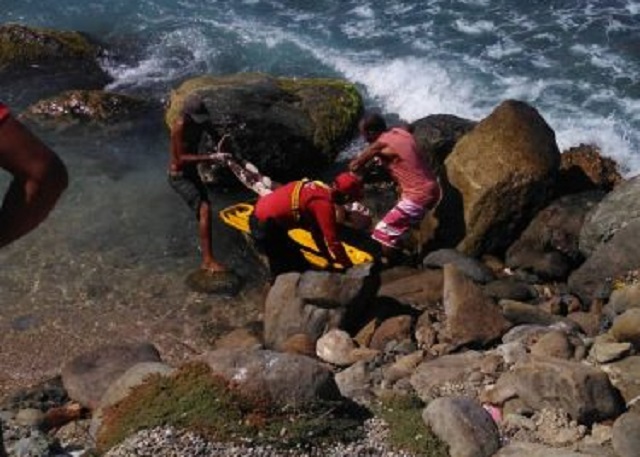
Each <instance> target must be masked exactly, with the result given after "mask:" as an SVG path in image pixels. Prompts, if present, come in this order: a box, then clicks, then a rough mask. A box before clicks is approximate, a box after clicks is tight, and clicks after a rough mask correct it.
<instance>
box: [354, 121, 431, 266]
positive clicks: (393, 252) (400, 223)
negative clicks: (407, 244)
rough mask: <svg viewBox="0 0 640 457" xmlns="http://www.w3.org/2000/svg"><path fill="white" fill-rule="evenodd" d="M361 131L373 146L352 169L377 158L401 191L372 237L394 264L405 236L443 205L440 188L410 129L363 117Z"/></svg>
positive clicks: (362, 154) (356, 159)
mask: <svg viewBox="0 0 640 457" xmlns="http://www.w3.org/2000/svg"><path fill="white" fill-rule="evenodd" d="M359 127H360V133H361V134H362V136H363V137H364V139H365V140H366V141H367V142H368V143H370V145H369V146H368V147H367V148H366V149H365V150H364V151H363V152H362V153H361V154H360V155H358V156H357V157H356V158H354V159H353V160H352V161H351V163H350V164H349V169H350V170H351V171H354V172H355V171H358V170H360V169H361V168H362V167H363V166H364V165H366V164H367V163H368V162H369V161H370V160H372V159H374V158H378V160H380V162H381V163H382V165H383V166H384V167H385V168H386V169H387V170H389V172H390V174H391V176H392V178H393V179H394V181H395V182H396V184H397V185H398V187H399V188H400V199H399V200H398V202H397V203H396V205H395V206H394V207H393V208H392V209H391V210H390V211H389V212H388V213H387V214H386V215H385V216H384V217H383V218H382V220H381V221H380V222H379V223H378V224H377V225H376V227H375V229H374V231H373V234H372V235H371V236H372V238H373V239H374V240H376V241H378V242H379V243H380V244H381V246H382V252H383V254H384V255H385V256H386V257H387V259H389V260H394V259H395V258H397V256H398V253H399V251H400V247H401V237H402V235H404V234H405V233H406V232H407V231H408V230H409V229H410V228H411V227H415V226H417V225H418V224H419V223H420V222H421V221H422V219H423V218H424V216H425V214H426V212H427V211H428V210H430V209H433V208H434V207H435V206H436V205H437V204H438V202H439V201H440V198H441V190H440V185H439V184H438V179H437V177H436V175H435V174H434V173H433V171H432V170H431V169H430V168H429V166H428V165H427V163H426V162H425V161H424V159H423V158H422V156H421V155H420V151H419V149H418V145H417V143H416V140H415V138H414V137H413V135H412V134H411V132H409V131H408V130H407V129H405V128H400V127H396V128H392V129H387V124H386V122H385V120H384V118H383V117H382V116H380V115H379V114H376V113H373V114H368V115H366V116H365V117H363V118H362V120H361V121H360V126H359Z"/></svg>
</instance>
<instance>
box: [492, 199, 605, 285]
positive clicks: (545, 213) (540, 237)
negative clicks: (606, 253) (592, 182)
mask: <svg viewBox="0 0 640 457" xmlns="http://www.w3.org/2000/svg"><path fill="white" fill-rule="evenodd" d="M603 197H604V193H603V192H601V191H592V192H583V193H579V194H571V195H567V196H564V197H561V198H559V199H557V200H555V201H554V202H552V203H551V204H550V205H549V206H547V207H546V208H544V209H543V210H542V211H540V212H539V213H538V214H537V215H536V216H535V218H534V219H533V221H531V223H530V224H529V226H528V227H527V228H526V230H525V231H524V232H523V233H522V235H521V236H520V238H519V239H518V240H517V241H516V242H515V243H513V244H512V245H511V246H510V247H509V249H508V250H507V253H506V258H505V262H506V264H507V266H508V267H509V268H512V269H522V270H525V271H527V272H530V273H533V274H535V275H536V276H538V277H540V278H542V279H547V280H554V279H556V280H564V279H566V277H567V276H568V275H569V273H570V271H571V270H572V269H574V268H575V267H577V266H578V265H579V264H580V263H581V262H582V260H583V257H582V255H581V254H580V250H579V249H578V240H579V236H580V230H581V229H582V223H583V221H584V218H585V216H586V214H587V212H588V211H589V210H591V209H592V208H594V207H595V206H596V205H597V204H598V203H599V202H600V200H602V198H603Z"/></svg>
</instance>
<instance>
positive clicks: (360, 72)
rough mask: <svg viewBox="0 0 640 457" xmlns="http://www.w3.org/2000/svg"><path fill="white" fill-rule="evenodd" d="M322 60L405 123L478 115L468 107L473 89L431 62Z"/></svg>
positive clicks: (469, 84) (477, 111) (330, 57)
mask: <svg viewBox="0 0 640 457" xmlns="http://www.w3.org/2000/svg"><path fill="white" fill-rule="evenodd" d="M324 59H325V60H326V61H330V62H331V63H332V64H333V65H334V66H335V68H337V69H338V70H339V71H340V72H341V73H343V74H344V75H345V76H346V78H347V79H349V80H351V81H354V82H357V83H360V84H362V85H364V86H365V87H366V88H367V93H368V94H369V96H370V97H371V98H372V99H373V100H375V101H376V102H377V103H378V104H382V105H383V106H384V108H385V110H386V111H388V112H392V113H398V115H399V116H400V117H402V118H403V119H404V120H406V121H414V120H416V119H419V118H421V117H424V116H427V115H429V114H441V113H451V114H457V115H459V116H464V117H476V116H477V115H479V114H480V111H479V110H478V109H475V108H473V103H471V101H472V100H473V96H474V93H475V90H476V87H474V85H473V84H472V83H471V82H470V81H465V80H464V79H463V78H460V79H454V78H453V77H452V76H451V75H450V74H449V73H448V72H447V70H445V69H444V68H443V67H442V66H440V65H438V64H437V63H435V62H432V61H429V60H426V59H417V58H412V57H409V58H398V59H393V60H389V61H380V62H372V63H365V62H358V61H357V60H355V59H354V60H351V59H348V58H345V57H342V56H337V55H333V56H329V55H325V56H324Z"/></svg>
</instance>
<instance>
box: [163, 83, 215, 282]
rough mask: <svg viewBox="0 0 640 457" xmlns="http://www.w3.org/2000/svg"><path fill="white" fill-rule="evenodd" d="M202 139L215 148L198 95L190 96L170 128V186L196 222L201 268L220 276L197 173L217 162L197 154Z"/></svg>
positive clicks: (207, 208) (206, 194)
mask: <svg viewBox="0 0 640 457" xmlns="http://www.w3.org/2000/svg"><path fill="white" fill-rule="evenodd" d="M205 135H209V136H210V138H211V140H212V141H213V142H214V144H215V143H216V142H217V141H218V140H219V135H218V132H217V131H216V129H215V127H214V125H213V123H212V122H211V116H210V113H209V111H208V110H207V107H206V106H205V104H204V101H203V100H202V98H200V97H199V96H197V95H191V96H189V97H187V98H186V99H185V101H184V103H183V106H182V110H181V113H180V115H179V116H178V118H177V119H176V121H175V122H174V123H173V125H172V126H171V156H170V161H169V184H170V185H171V187H172V188H173V189H174V190H175V191H176V192H177V193H178V195H180V197H182V199H183V200H184V201H185V202H186V203H187V205H188V206H189V207H190V208H191V209H192V210H193V212H194V213H195V215H196V218H197V220H198V239H199V241H200V250H201V253H202V264H201V268H202V269H203V270H206V271H209V272H223V271H226V268H225V266H224V265H222V264H221V263H220V262H218V261H217V260H216V259H215V257H214V255H213V248H212V233H211V217H212V216H211V201H210V199H209V191H208V189H207V186H206V184H205V183H204V182H203V180H202V178H201V176H200V173H199V172H198V164H203V163H213V162H216V161H218V160H219V158H218V156H217V155H216V154H215V153H213V154H209V153H206V154H203V153H199V152H198V151H199V149H200V143H201V142H202V141H203V140H204V139H205V138H204V137H205Z"/></svg>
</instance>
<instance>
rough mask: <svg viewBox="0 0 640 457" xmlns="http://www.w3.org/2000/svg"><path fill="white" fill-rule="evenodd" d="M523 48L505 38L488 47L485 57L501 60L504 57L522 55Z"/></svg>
mask: <svg viewBox="0 0 640 457" xmlns="http://www.w3.org/2000/svg"><path fill="white" fill-rule="evenodd" d="M522 51H523V48H522V47H521V46H518V45H516V44H515V43H514V42H513V41H512V40H510V39H508V38H506V39H504V40H501V41H499V42H498V43H496V44H493V45H491V46H488V47H487V49H486V52H487V56H489V57H491V58H492V59H502V58H504V57H508V56H512V55H516V54H520V53H522Z"/></svg>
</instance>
